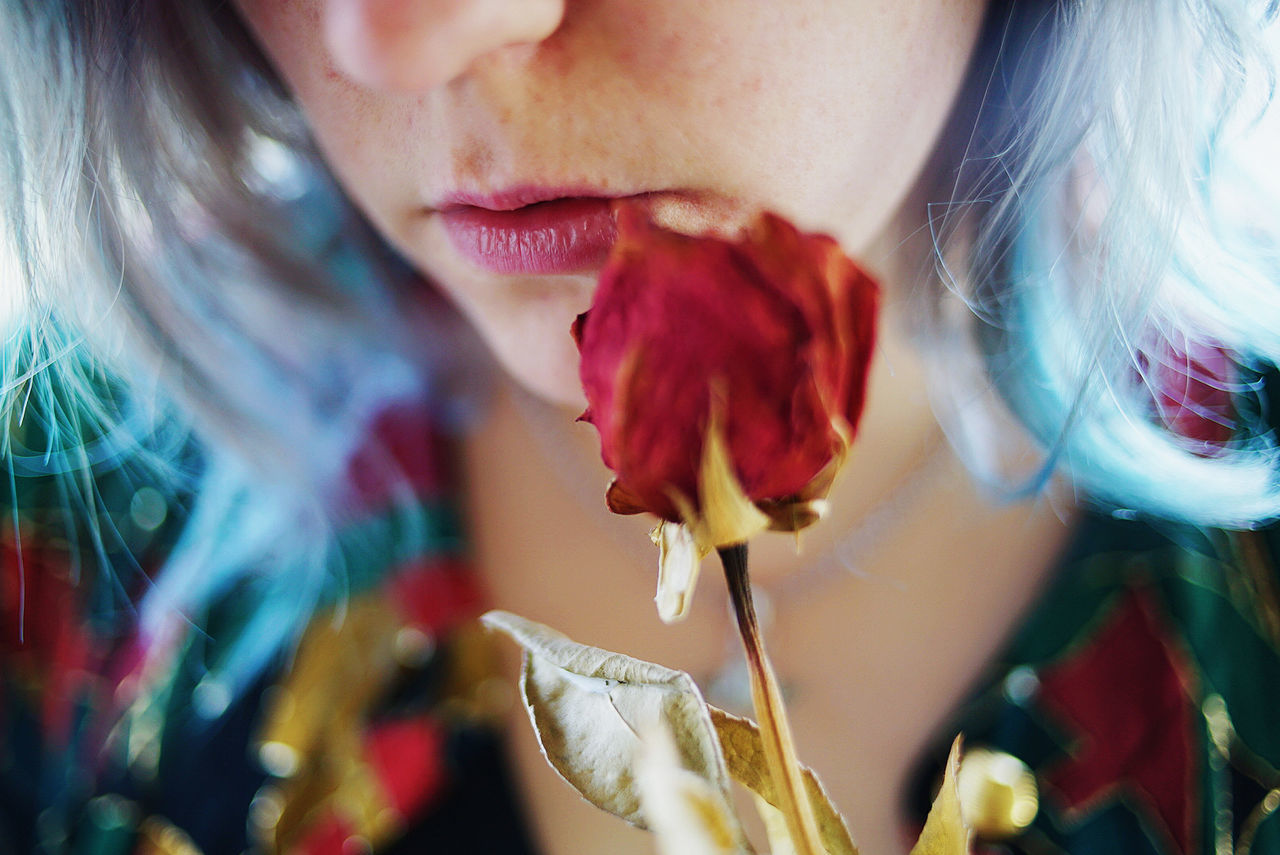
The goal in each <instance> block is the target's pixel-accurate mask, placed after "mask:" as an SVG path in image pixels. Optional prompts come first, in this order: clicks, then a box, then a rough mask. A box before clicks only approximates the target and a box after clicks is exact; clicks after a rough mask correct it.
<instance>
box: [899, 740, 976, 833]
mask: <svg viewBox="0 0 1280 855" xmlns="http://www.w3.org/2000/svg"><path fill="white" fill-rule="evenodd" d="M960 743H961V740H960V737H956V741H955V742H954V743H952V745H951V755H950V756H949V757H948V758H947V771H946V774H945V775H944V776H943V778H942V789H941V790H939V791H938V797H937V798H936V799H934V800H933V807H931V808H930V809H929V816H928V818H927V819H925V822H924V831H922V832H920V839H919V840H917V841H916V845H915V846H914V847H912V849H911V855H968V853H969V845H970V843H971V842H972V839H973V832H972V830H971V829H970V828H969V826H968V825H966V824H965V821H964V816H963V815H962V814H961V812H960V793H959V789H958V788H957V786H956V779H957V776H958V775H959V773H960Z"/></svg>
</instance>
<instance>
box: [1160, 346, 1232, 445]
mask: <svg viewBox="0 0 1280 855" xmlns="http://www.w3.org/2000/svg"><path fill="white" fill-rule="evenodd" d="M1150 359H1151V361H1152V362H1153V363H1154V365H1153V366H1152V367H1151V368H1150V369H1149V371H1150V375H1151V379H1152V382H1153V383H1154V385H1155V389H1156V407H1157V409H1158V411H1159V413H1160V420H1161V422H1163V423H1164V425H1165V426H1166V427H1168V428H1169V430H1171V431H1173V432H1174V433H1176V434H1178V435H1179V436H1183V437H1186V438H1187V439H1191V440H1195V441H1197V442H1200V443H1203V444H1204V446H1205V447H1204V449H1203V450H1201V452H1200V453H1202V454H1206V455H1212V454H1214V453H1215V452H1216V451H1217V450H1218V449H1220V448H1221V447H1222V446H1223V445H1224V444H1226V443H1227V442H1228V441H1229V440H1230V439H1231V434H1232V428H1233V420H1234V414H1235V409H1234V405H1233V403H1232V399H1231V388H1232V386H1233V385H1234V383H1235V380H1236V376H1235V374H1236V368H1235V363H1234V362H1233V361H1232V359H1231V357H1230V355H1229V354H1228V353H1227V351H1225V350H1223V349H1222V348H1221V347H1218V346H1217V345H1215V344H1211V343H1207V342H1202V341H1186V342H1184V343H1183V344H1182V345H1181V346H1178V345H1175V344H1173V342H1170V341H1167V340H1166V341H1162V342H1161V346H1160V348H1159V350H1158V351H1157V352H1156V353H1154V354H1152V356H1151V357H1150Z"/></svg>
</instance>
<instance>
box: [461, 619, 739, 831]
mask: <svg viewBox="0 0 1280 855" xmlns="http://www.w3.org/2000/svg"><path fill="white" fill-rule="evenodd" d="M482 620H483V621H484V623H485V625H486V626H489V627H490V628H492V629H497V630H500V631H501V632H504V633H506V634H507V635H509V636H510V637H511V638H512V639H514V640H515V641H516V643H517V644H519V645H520V646H521V647H523V648H524V650H525V657H524V673H523V676H522V679H521V684H520V688H521V693H522V695H523V697H524V702H525V707H526V709H527V710H528V712H529V718H530V720H531V721H532V722H533V728H534V730H535V731H536V733H537V736H538V742H539V744H540V745H541V746H542V752H543V754H544V755H545V756H546V758H547V761H548V762H549V763H550V764H551V765H552V767H554V768H555V770H556V771H557V772H559V773H560V775H561V777H563V778H564V779H565V780H566V781H568V782H569V784H570V785H572V786H573V787H574V788H575V789H576V790H577V791H578V792H579V793H581V794H582V796H583V797H584V798H585V799H586V800H587V801H589V802H591V803H592V804H594V805H596V806H597V807H599V808H601V809H602V810H606V811H608V812H610V813H612V814H614V815H616V816H620V817H622V818H623V819H625V820H627V821H628V822H631V823H633V824H635V825H638V826H640V827H641V828H646V827H647V824H646V821H645V817H644V813H643V811H642V809H641V805H640V796H639V793H638V792H637V789H636V782H635V778H634V774H633V766H632V764H633V760H634V757H635V752H636V750H637V748H638V746H639V741H640V740H639V736H638V734H639V733H641V732H643V731H644V730H645V729H646V728H652V727H655V726H657V725H658V723H662V724H664V725H665V726H666V727H668V728H669V729H670V731H671V733H672V734H673V736H674V739H675V744H676V750H677V753H678V755H679V757H680V765H681V767H682V768H684V769H687V770H688V771H690V772H691V773H693V774H695V775H697V776H698V777H700V778H702V779H703V780H705V781H706V782H707V784H708V786H709V787H710V788H711V790H712V791H713V792H718V793H720V794H722V796H723V797H724V798H725V799H726V800H727V799H728V793H729V775H728V771H727V770H726V768H725V763H724V758H723V757H722V756H721V754H720V741H719V738H718V737H717V736H716V731H715V728H714V727H713V726H712V724H711V717H710V716H709V714H708V713H707V708H706V702H705V701H703V699H702V694H701V693H700V692H699V691H698V687H697V686H696V685H695V684H694V682H693V680H692V678H690V677H689V675H688V674H685V673H684V672H682V671H675V670H672V669H670V668H664V667H663V666H661V665H655V664H653V663H650V662H644V661H641V660H639V659H632V658H631V657H629V656H623V655H621V654H618V653H610V652H609V651H607V650H601V649H599V648H597V647H588V646H586V645H583V644H578V643H576V642H574V641H570V640H569V639H568V638H565V637H564V636H563V635H561V634H560V633H558V632H556V631H555V630H553V629H551V628H549V627H546V626H543V625H542V624H538V623H534V622H533V621H530V620H526V619H525V618H522V617H519V616H517V615H513V614H511V613H509V612H501V611H492V612H489V613H488V614H486V615H484V617H483V618H482Z"/></svg>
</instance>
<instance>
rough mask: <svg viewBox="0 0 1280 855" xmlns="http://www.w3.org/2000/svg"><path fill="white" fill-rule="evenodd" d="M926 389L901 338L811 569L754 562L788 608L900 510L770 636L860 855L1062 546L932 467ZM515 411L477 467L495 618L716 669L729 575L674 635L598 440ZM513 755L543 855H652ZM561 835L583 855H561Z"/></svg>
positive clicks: (878, 377)
mask: <svg viewBox="0 0 1280 855" xmlns="http://www.w3.org/2000/svg"><path fill="white" fill-rule="evenodd" d="M916 369H917V366H916V364H915V361H914V359H912V358H911V357H910V354H909V352H908V350H907V349H906V348H902V347H898V346H896V344H895V342H894V340H893V339H892V337H889V338H888V340H887V341H886V343H885V346H884V347H883V349H882V356H881V358H880V359H879V360H878V364H877V367H876V373H875V374H874V375H873V381H872V389H871V394H870V398H869V400H870V401H871V402H872V406H871V408H870V409H869V411H868V413H867V415H866V418H865V419H864V422H863V425H862V427H861V428H860V436H859V439H858V441H857V443H856V444H855V450H854V452H853V453H852V455H851V459H850V460H849V463H848V465H847V466H846V469H845V472H844V474H843V476H842V480H841V481H840V482H839V483H838V484H837V486H836V488H835V490H834V491H833V493H832V496H831V499H832V502H831V504H832V507H833V509H834V510H833V514H832V516H831V517H830V518H829V519H827V520H824V521H823V522H821V523H819V524H818V525H817V526H815V527H814V528H813V529H812V530H811V531H810V532H806V533H805V535H804V537H803V540H802V544H801V551H800V553H799V555H797V553H796V545H795V540H794V539H793V538H789V537H786V536H772V537H770V536H765V537H762V538H760V539H758V540H757V541H756V542H753V544H752V562H751V563H752V576H753V578H754V579H756V580H757V583H758V584H759V585H761V586H762V587H763V588H764V589H765V590H766V591H777V592H781V591H784V590H787V587H786V586H787V584H788V580H792V579H796V578H799V577H800V576H802V575H803V574H804V573H806V572H813V571H812V570H811V569H809V570H806V568H812V567H813V566H814V564H815V563H817V562H822V561H824V560H826V561H827V562H828V564H829V565H830V563H831V558H832V557H833V556H840V552H839V549H840V546H841V544H842V542H843V541H842V538H843V537H847V536H848V534H849V533H850V532H853V531H857V530H859V526H860V525H863V524H864V523H865V521H866V520H868V519H869V518H870V517H871V516H872V515H874V514H876V513H877V507H878V506H879V504H880V503H881V502H882V501H883V500H885V498H886V497H889V499H890V503H892V499H893V497H894V496H895V494H896V495H898V496H899V497H900V498H902V499H904V501H902V502H900V505H901V507H900V511H897V512H895V513H894V515H893V517H892V518H891V519H889V520H887V521H886V522H885V525H884V528H883V531H882V533H881V534H879V535H877V536H876V537H874V538H872V542H871V543H870V545H869V546H867V547H866V548H865V549H864V551H863V552H862V553H861V554H858V555H857V556H853V557H854V558H856V563H853V562H850V563H851V564H852V566H853V567H854V569H856V571H857V572H849V571H848V570H845V569H844V561H847V560H848V559H849V558H850V556H847V555H846V556H841V559H842V560H838V561H836V563H835V565H834V567H835V572H827V573H826V574H825V575H824V577H823V578H822V579H821V580H820V582H819V583H816V584H813V585H801V586H798V587H796V588H795V593H793V594H790V595H781V596H780V595H777V594H775V598H779V597H780V600H781V601H780V602H779V603H778V604H777V605H778V606H779V607H778V608H776V609H775V614H774V617H773V619H772V623H771V626H770V628H769V629H768V631H767V643H768V645H769V649H770V655H771V656H772V658H773V659H774V661H775V664H776V665H777V667H778V671H779V673H780V675H781V676H782V679H783V680H784V682H786V683H787V684H788V685H789V686H790V688H791V690H792V701H791V707H792V714H793V722H794V725H795V728H796V731H797V735H798V740H799V745H800V750H801V758H802V760H807V761H808V762H810V763H811V764H812V765H814V766H815V767H816V768H817V770H818V772H819V774H820V775H821V776H822V777H823V778H824V780H825V782H826V783H827V784H828V787H829V789H830V790H831V791H832V792H833V793H834V795H835V798H836V801H837V803H838V804H839V805H841V806H842V807H843V808H844V809H845V810H846V812H847V813H848V815H849V819H850V824H851V827H852V828H853V829H854V830H855V833H856V834H857V836H858V839H859V841H860V843H861V844H862V845H864V847H865V850H866V851H881V852H894V851H897V850H898V849H899V848H900V841H898V840H897V836H896V835H897V814H896V804H895V803H894V798H895V794H896V793H897V791H898V787H899V785H900V783H901V780H902V778H903V776H904V775H905V774H906V772H907V769H908V767H909V765H910V764H911V762H912V760H913V759H914V757H915V755H916V753H917V752H918V751H919V750H920V749H921V747H922V746H923V745H924V744H925V743H926V741H927V740H928V739H929V738H930V737H931V736H932V731H933V729H934V728H936V727H937V726H938V725H939V723H940V722H941V720H942V719H943V718H944V717H945V715H946V712H947V710H948V709H949V708H950V707H951V706H952V705H953V704H955V703H956V702H957V701H958V700H959V699H960V697H961V696H962V694H963V692H964V690H965V689H966V687H967V686H968V685H969V684H970V682H971V681H972V680H973V679H974V677H975V676H976V675H977V673H978V671H979V669H980V668H981V666H982V664H983V663H984V662H986V661H987V659H988V658H989V657H990V656H991V655H992V654H993V653H994V652H995V650H996V649H997V647H998V645H999V643H1000V641H1001V640H1002V639H1003V638H1004V636H1005V635H1006V634H1007V633H1008V632H1009V631H1010V630H1011V629H1012V628H1013V627H1014V626H1015V625H1016V621H1017V618H1018V616H1019V614H1020V613H1021V612H1022V611H1023V609H1024V607H1025V606H1026V605H1027V604H1028V602H1029V601H1030V600H1031V598H1032V597H1033V595H1034V593H1035V592H1036V590H1037V589H1038V587H1039V585H1040V582H1041V580H1042V578H1043V576H1044V575H1045V571H1046V569H1047V568H1048V567H1050V566H1051V565H1052V564H1053V561H1054V558H1055V557H1056V555H1057V553H1058V551H1059V550H1060V548H1061V544H1062V542H1063V540H1064V539H1065V537H1066V534H1067V530H1068V526H1067V525H1066V524H1065V523H1064V521H1063V520H1062V519H1060V518H1059V517H1058V516H1057V515H1056V514H1055V513H1054V512H1053V509H1052V508H1051V507H1049V503H1048V502H1046V501H1040V502H1036V503H1033V504H1024V505H1011V506H1004V507H994V506H992V505H991V504H989V503H988V502H987V501H986V500H985V499H984V498H983V497H982V496H980V495H979V494H978V493H977V491H976V489H975V487H974V486H973V484H972V483H971V482H970V481H969V479H968V477H967V476H966V474H965V473H964V472H963V471H962V467H960V466H959V465H958V464H957V463H956V462H955V461H954V460H953V459H951V458H950V456H949V454H948V453H947V452H946V451H945V450H938V449H940V448H944V447H943V446H941V445H940V443H941V440H940V439H939V438H938V428H937V426H936V424H935V423H934V421H933V419H932V417H931V416H930V414H929V409H928V405H927V402H926V401H925V400H924V393H923V383H922V382H916V379H917V378H916V377H915V374H916ZM518 394H520V393H517V392H515V391H514V390H513V389H510V388H505V387H504V388H502V389H501V390H500V392H499V394H498V395H497V398H496V400H495V402H494V406H493V408H492V410H491V411H490V413H489V417H488V419H487V421H486V422H485V424H484V425H482V426H481V428H480V429H479V430H478V431H477V432H476V434H475V435H474V437H473V438H472V441H471V444H470V447H469V450H468V454H467V460H466V465H467V475H468V476H469V477H468V484H469V487H470V488H471V491H470V497H471V507H470V515H471V520H472V524H473V528H474V532H475V543H476V546H477V557H478V559H479V563H480V566H481V570H482V572H483V574H484V575H485V577H486V579H487V582H488V584H489V586H490V588H491V590H492V592H493V596H494V600H495V605H496V606H498V607H501V608H505V609H510V610H512V611H515V612H518V613H521V614H524V615H527V616H529V617H531V618H533V619H535V620H539V621H542V622H544V623H548V624H550V625H551V626H553V627H556V628H557V629H559V630H561V631H562V632H565V633H566V634H568V635H570V636H571V637H574V638H575V639H577V640H579V641H582V642H585V643H589V644H594V645H597V646H600V647H605V648H608V649H611V650H617V651H620V652H623V653H627V654H629V655H632V656H637V657H640V658H644V659H650V660H652V661H656V662H661V663H662V664H664V665H668V666H671V667H676V668H681V669H683V670H686V671H688V672H690V673H691V674H693V675H694V676H695V677H696V678H699V679H701V678H703V677H704V676H706V675H710V674H713V673H715V672H716V671H717V670H719V669H721V667H722V665H723V662H724V655H725V638H726V635H727V632H728V620H729V617H728V614H727V610H726V607H725V599H724V591H723V583H722V582H721V581H720V580H719V579H718V574H716V573H712V572H707V573H705V574H704V579H703V582H702V585H701V590H700V591H699V592H698V595H697V597H696V598H695V602H694V606H693V610H692V614H691V616H690V618H689V619H688V620H687V621H685V622H684V623H681V624H677V625H674V626H664V625H662V624H661V623H660V622H659V621H658V618H657V615H656V612H655V610H654V606H653V603H652V600H653V594H654V585H655V580H656V563H657V555H656V550H655V549H654V547H652V545H651V544H650V543H649V541H648V537H647V530H648V528H649V527H650V526H651V524H652V521H651V520H648V519H644V518H638V517H616V516H613V515H611V514H609V513H608V512H607V511H606V510H605V508H604V503H603V490H604V486H605V484H606V483H607V482H608V478H609V475H608V473H607V471H605V470H604V468H603V467H602V466H600V464H599V463H598V459H599V458H598V447H597V445H596V440H595V436H594V432H593V431H591V430H590V428H588V427H586V426H585V425H580V424H574V422H573V415H574V414H571V413H567V412H565V413H563V418H562V419H558V418H556V417H555V413H556V411H554V410H549V409H541V410H538V409H535V410H530V408H531V407H533V408H542V407H544V406H545V405H542V404H535V403H530V402H528V401H526V402H525V403H523V404H520V403H517V401H518V399H517V397H516V396H517V395H518ZM543 416H545V417H546V418H543ZM557 425H559V427H557ZM549 449H558V451H555V452H552V453H549ZM557 458H558V459H557ZM922 467H923V468H922ZM913 473H920V474H919V479H920V485H919V486H918V487H916V488H913V490H912V492H911V495H910V497H909V500H906V499H908V497H906V496H904V495H903V494H902V493H901V492H900V491H901V490H902V489H903V488H902V487H900V486H897V485H900V484H902V483H903V482H904V479H907V480H909V479H911V478H913V477H916V476H914V475H913ZM824 556H825V557H826V558H825V559H824ZM510 667H511V669H512V671H511V673H512V675H513V676H512V679H513V680H514V674H515V667H516V666H515V663H514V662H512V663H511V666H510ZM512 735H513V737H514V740H515V743H516V746H515V752H516V755H515V756H516V760H517V767H518V769H519V770H520V773H521V775H522V777H523V778H524V783H525V784H526V787H525V791H526V792H528V793H531V794H532V796H533V801H534V804H533V807H534V814H535V824H536V825H537V827H538V828H539V829H540V830H541V831H542V832H543V836H544V837H545V838H546V839H547V843H548V850H549V851H550V852H552V853H555V852H557V851H595V849H593V848H592V847H591V846H586V847H584V846H582V845H581V843H582V840H583V839H584V835H585V836H587V837H590V836H591V835H592V834H595V833H598V834H599V835H601V836H602V839H605V840H608V841H609V843H608V845H601V846H600V847H598V848H599V850H600V851H606V850H608V851H614V852H626V851H629V850H628V848H629V847H631V846H634V847H635V851H637V852H641V851H643V852H648V851H651V843H650V841H648V840H647V838H645V837H644V836H643V835H639V836H638V837H635V838H633V837H631V836H630V835H629V834H628V832H627V829H626V828H625V827H624V825H623V824H622V823H620V822H618V821H617V820H614V819H613V818H611V817H607V816H604V815H599V816H597V815H596V813H595V812H594V810H593V809H590V808H586V807H584V806H580V805H578V804H577V798H576V796H574V795H573V794H571V793H570V791H569V790H568V788H567V787H566V786H564V785H563V784H562V783H561V782H559V781H558V780H555V778H554V775H553V774H552V773H550V771H549V769H544V768H543V767H544V765H545V764H544V763H543V762H542V760H541V757H540V756H538V752H537V750H536V748H535V747H534V746H533V744H532V739H531V735H530V733H529V727H528V724H527V722H525V721H522V720H520V721H517V722H516V723H515V725H514V729H513V732H512ZM557 828H559V829H562V831H561V832H559V833H567V834H568V835H569V836H570V837H571V838H573V840H574V841H576V843H577V845H576V846H575V845H572V842H571V841H568V840H566V841H559V840H557V833H558V832H557ZM628 841H632V842H628ZM562 844H563V846H562Z"/></svg>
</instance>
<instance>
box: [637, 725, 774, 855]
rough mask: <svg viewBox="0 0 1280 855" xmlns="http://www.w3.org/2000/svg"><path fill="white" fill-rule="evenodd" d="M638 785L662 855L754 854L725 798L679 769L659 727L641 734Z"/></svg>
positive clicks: (668, 738) (668, 735)
mask: <svg viewBox="0 0 1280 855" xmlns="http://www.w3.org/2000/svg"><path fill="white" fill-rule="evenodd" d="M636 783H637V786H638V787H639V791H640V798H641V801H642V802H643V804H644V814H645V817H646V819H647V820H648V823H649V827H650V828H651V829H652V830H653V832H654V835H655V836H656V837H657V843H658V851H659V852H660V853H662V855H740V853H747V852H751V851H752V849H751V845H750V844H749V843H748V842H747V838H746V834H745V833H744V832H743V830H742V825H741V823H739V822H738V818H737V816H736V815H735V814H734V812H733V809H732V808H731V807H730V806H729V802H728V800H727V799H726V798H725V794H724V793H722V792H719V791H718V790H716V789H714V788H713V787H712V786H711V785H710V784H709V783H708V782H707V781H706V780H705V779H704V778H702V777H700V776H698V775H696V774H694V773H693V772H690V771H689V770H688V769H685V768H683V767H682V766H681V765H680V756H679V754H678V752H677V751H676V745H675V741H674V740H673V739H672V736H671V732H670V731H669V730H667V728H666V727H664V726H662V725H657V726H656V727H653V728H652V729H646V730H645V731H642V733H641V739H640V746H639V748H638V750H637V752H636ZM775 855H777V853H775Z"/></svg>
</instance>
